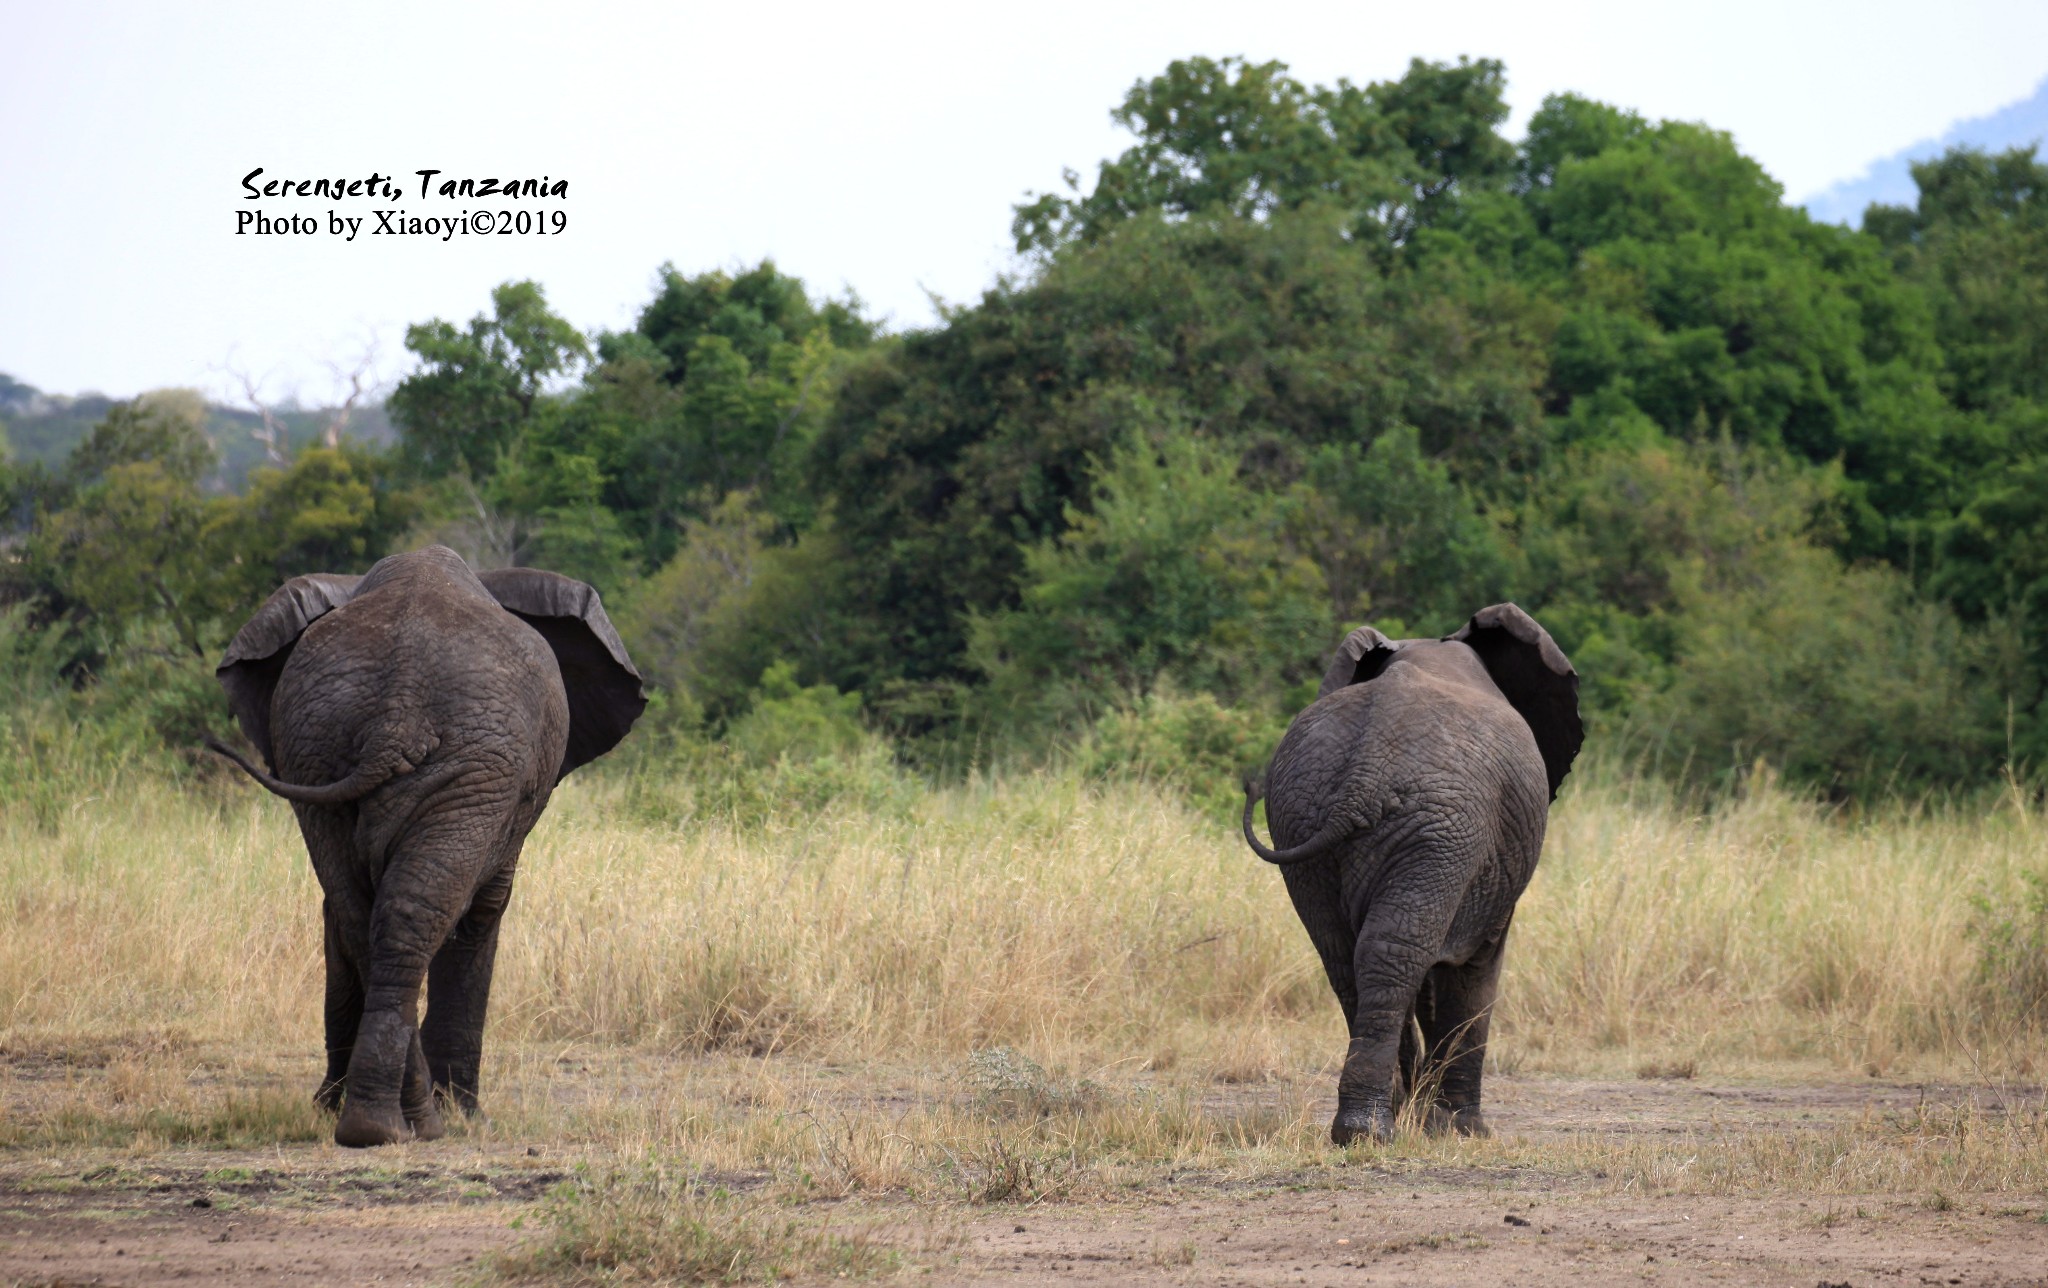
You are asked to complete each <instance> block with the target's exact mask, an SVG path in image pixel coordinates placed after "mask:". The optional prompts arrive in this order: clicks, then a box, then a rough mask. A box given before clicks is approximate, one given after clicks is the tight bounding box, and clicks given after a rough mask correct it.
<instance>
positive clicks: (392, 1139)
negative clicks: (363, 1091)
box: [334, 1102, 447, 1149]
mask: <svg viewBox="0 0 2048 1288" xmlns="http://www.w3.org/2000/svg"><path fill="white" fill-rule="evenodd" d="M445 1135H447V1130H446V1128H445V1127H443V1125H442V1123H441V1115H440V1114H438V1113H435V1112H434V1111H432V1110H429V1111H427V1112H426V1113H424V1114H421V1115H419V1116H418V1117H415V1118H407V1117H406V1116H405V1114H404V1113H403V1112H401V1111H399V1110H395V1109H394V1110H391V1111H389V1112H384V1113H380V1112H378V1111H376V1110H373V1109H368V1108H365V1107H364V1106H363V1105H361V1104H360V1103H356V1102H349V1103H346V1104H344V1105H343V1106H342V1110H341V1121H339V1122H337V1123H335V1124H334V1143H335V1144H337V1145H341V1146H345V1147H346V1148H349V1149H368V1148H369V1147H371V1146H373V1145H397V1144H400V1143H402V1142H404V1141H408V1140H439V1139H441V1137H443V1136H445Z"/></svg>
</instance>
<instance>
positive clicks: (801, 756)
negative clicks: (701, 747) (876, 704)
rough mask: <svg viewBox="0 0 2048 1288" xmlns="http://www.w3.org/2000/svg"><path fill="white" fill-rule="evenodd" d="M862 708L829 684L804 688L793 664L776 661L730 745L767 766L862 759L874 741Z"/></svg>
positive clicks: (730, 735) (731, 733)
mask: <svg viewBox="0 0 2048 1288" xmlns="http://www.w3.org/2000/svg"><path fill="white" fill-rule="evenodd" d="M860 708H861V703H860V694H858V693H841V692H840V691H839V690H837V689H835V688H833V687H832V686H831V685H829V684H814V685H811V686H809V687H804V686H801V685H799V684H797V682H796V668H795V667H794V666H791V665H790V664H789V663H787V662H774V663H771V664H770V665H769V667H768V669H767V670H765V671H763V672H762V673H761V685H760V688H759V689H758V690H757V691H756V693H755V695H754V701H753V705H752V706H750V707H749V708H748V709H747V713H746V714H745V715H743V716H741V717H740V718H739V719H738V720H735V721H734V722H733V723H732V725H731V726H730V727H729V728H728V729H727V730H726V741H727V742H729V743H731V744H732V747H733V749H734V750H736V751H738V752H739V753H740V754H741V755H742V756H745V757H747V758H749V759H751V760H754V761H758V762H760V763H762V764H774V763H775V762H777V761H782V760H787V761H795V762H799V763H801V762H805V761H814V760H822V759H824V758H826V757H829V756H857V755H859V754H860V753H861V752H862V751H863V750H865V749H866V748H867V747H868V746H869V745H870V744H872V743H873V742H874V735H873V734H871V733H869V732H868V730H867V729H866V727H865V726H863V725H862V724H861V720H860Z"/></svg>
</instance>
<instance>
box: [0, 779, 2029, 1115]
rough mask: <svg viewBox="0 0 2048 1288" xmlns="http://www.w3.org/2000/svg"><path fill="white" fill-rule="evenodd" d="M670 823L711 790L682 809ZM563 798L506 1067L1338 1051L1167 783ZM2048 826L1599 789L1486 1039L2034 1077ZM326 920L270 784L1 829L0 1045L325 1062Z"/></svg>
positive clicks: (1604, 785) (1288, 939)
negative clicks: (743, 805) (761, 1058)
mask: <svg viewBox="0 0 2048 1288" xmlns="http://www.w3.org/2000/svg"><path fill="white" fill-rule="evenodd" d="M677 790H678V791H682V790H684V788H683V787H682V785H678V786H677ZM649 792H650V788H649V786H648V784H647V783H646V782H645V780H644V779H643V780H641V781H638V782H634V781H631V780H629V779H628V777H627V776H625V775H619V774H615V775H612V776H606V775H603V774H588V773H586V774H582V775H578V776H577V777H575V778H573V779H571V780H570V781H569V782H567V783H565V784H564V785H563V787H562V788H561V790H560V791H559V792H558V793H557V795H556V798H555V803H554V805H553V806H552V807H551V808H550V810H549V813H548V816H547V817H546V818H545V819H544V820H543V821H542V823H541V825H540V827H539V828H538V829H537V830H536V832H535V834H534V836H533V838H532V839H531V841H530V842H529V844H528V847H527V854H526V859H525V862H524V864H523V870H522V872H521V874H520V878H519V882H518V885H517V886H516V888H515V892H514V898H513V906H512V911H511V912H510V914H509V919H508V923H507V930H506V934H505V937H504V941H503V947H502V950H501V957H500V964H499V971H498V982H497V991H496V994H495V997H494V1001H493V1007H492V1011H493V1014H492V1022H491V1023H492V1027H491V1035H492V1040H493V1042H494V1043H514V1044H517V1043H549V1044H560V1045H568V1044H574V1043H577V1042H596V1043H607V1044H625V1045H631V1046H639V1047H647V1048H656V1049H663V1050H678V1049H681V1050H695V1049H702V1050H733V1051H748V1052H756V1053H759V1052H766V1051H771V1050H777V1051H795V1052H799V1053H804V1054H810V1055H815V1056H818V1057H821V1058H826V1059H896V1058H903V1059H957V1058H961V1057H964V1056H965V1055H966V1054H967V1053H969V1052H972V1051H975V1050H978V1049H984V1048H989V1047H994V1046H1009V1047H1014V1048H1018V1049H1020V1050H1025V1051H1029V1052H1031V1053H1033V1054H1034V1055H1035V1056H1036V1057H1037V1058H1038V1059H1040V1060H1044V1061H1047V1062H1052V1063H1056V1064H1059V1065H1061V1066H1064V1067H1069V1068H1074V1069H1083V1070H1085V1069H1106V1068H1117V1069H1120V1070H1126V1071H1136V1070H1141V1069H1145V1068H1148V1067H1149V1068H1155V1069H1163V1068H1169V1067H1172V1066H1175V1065H1183V1066H1187V1067H1189V1068H1191V1069H1199V1070H1203V1071H1206V1072H1208V1073H1210V1074H1212V1075H1213V1076H1215V1077H1217V1078H1219V1079H1221V1080H1224V1081H1238V1082H1242V1081H1256V1080H1259V1079H1261V1078H1263V1077H1265V1076H1267V1075H1268V1074H1271V1073H1275V1072H1278V1071H1281V1070H1285V1069H1303V1068H1321V1067H1324V1066H1325V1065H1327V1064H1329V1063H1331V1062H1333V1061H1334V1060H1336V1059H1337V1058H1338V1057H1339V1056H1340V1055H1341V1051H1342V1037H1341V1033H1340V1031H1339V1030H1340V1023H1339V1019H1338V1016H1337V1011H1336V1007H1335V1005H1334V1003H1333V1002H1332V1001H1331V999H1330V995H1329V990H1328V987H1327V985H1326V984H1325V982H1324V981H1323V979H1322V976H1321V971H1320V968H1319V966H1318V965H1317V963H1316V961H1315V958H1314V956H1313V955H1312V953H1311V952H1310V951H1309V948H1308V945H1307V942H1306V939H1305V937H1304V936H1303V935H1302V933H1301V930H1300V928H1299V926H1298V924H1297V923H1296V921H1295V918H1294V914H1293V912H1292V910H1291V909H1290V907H1289V906H1288V903H1287V900H1286V896H1285V893H1284V891H1283V889H1282V887H1281V883H1280V879H1279V877H1278V875H1277V874H1276V873H1275V872H1274V871H1273V870H1272V869H1270V868H1269V867H1267V866H1266V865H1264V864H1262V863H1260V862H1259V861H1258V860H1256V859H1255V858H1253V857H1252V856H1251V855H1250V854H1248V853H1246V852H1245V850H1244V849H1243V846H1242V842H1241V841H1239V840H1238V839H1237V838H1236V837H1235V836H1234V835H1233V833H1232V832H1231V830H1230V829H1228V828H1227V827H1226V826H1225V825H1224V824H1222V823H1221V822H1220V821H1218V820H1217V819H1216V818H1214V817H1213V816H1211V815H1208V814H1205V813H1202V812H1200V811H1197V810H1193V809H1190V808H1188V807H1187V806H1185V805H1184V804H1182V803H1181V802H1180V799H1179V798H1178V797H1175V796H1173V795H1171V794H1168V793H1166V792H1163V791H1161V790H1157V789H1154V788H1151V787H1147V786H1144V785H1142V784H1116V783H1109V784H1101V783H1094V784H1091V783H1088V782H1085V781H1082V780H1080V779H1079V778H1077V777H1074V776H1071V775H1069V776H1060V775H1052V774H1036V775H1033V774H1021V775H1016V776H1010V777H1005V778H1001V779H997V780H986V779H983V780H975V781H971V782H968V783H966V784H964V785H960V786H954V787H946V788H934V789H929V790H923V789H920V790H916V791H913V792H912V793H910V794H909V795H908V796H907V797H905V798H904V799H903V800H902V801H901V802H899V803H898V805H897V806H896V807H892V808H890V809H888V810H885V811H880V812H862V811H855V810H835V809H834V808H831V807H827V808H825V809H822V810H811V811H807V812H797V811H794V810H793V811H791V812H790V813H789V814H787V815H786V816H782V817H776V818H772V819H771V821H770V822H769V823H767V824H766V825H752V824H742V823H738V822H720V821H718V820H717V819H716V818H714V819H712V820H710V821H705V820H703V819H701V818H692V817H689V816H688V815H687V814H683V815H678V814H675V813H673V812H667V811H662V810H660V809H654V808H650V807H649V805H648V795H649ZM2044 842H2048V829H2044V825H2043V822H2042V820H2041V819H2040V818H2039V817H2038V815H2037V812H2036V811H2034V810H2031V809H2029V808H2028V807H2027V806H2026V804H2025V802H2024V801H2022V800H2021V799H2020V798H2018V797H2010V798H2008V799H2007V800H2005V801H2003V802H1992V801H1986V802H1983V803H1981V804H1977V805H1971V804H1964V803H1949V804H1939V803H1922V804H1918V805H1911V804H1901V805H1898V806H1894V807H1889V808H1886V809H1882V810H1878V811H1874V812H1871V813H1867V814H1864V815H1862V816H1860V817H1855V818H1848V817H1842V816H1838V815H1834V814H1831V813H1829V812H1828V811H1826V810H1825V809H1823V808H1821V807H1818V806H1815V805H1812V804H1808V803H1804V802H1802V801H1801V800H1799V799H1797V798H1795V797H1794V796H1792V795H1790V794H1788V793H1785V792H1782V791H1779V790H1777V789H1775V788H1773V787H1771V786H1770V785H1769V784H1768V783H1763V784H1759V785H1757V786H1756V787H1754V788H1753V789H1752V790H1751V791H1750V792H1749V793H1748V794H1747V795H1746V796H1744V797H1743V798H1741V799H1738V800H1732V801H1729V802H1726V803H1723V804H1721V805H1719V806H1716V807H1713V808H1702V807H1697V806H1689V805H1688V804H1687V803H1685V802H1684V801H1682V800H1679V799H1677V798H1674V797H1672V796H1671V795H1669V794H1668V793H1665V792H1663V791H1661V790H1659V789H1656V788H1654V787H1650V786H1645V785H1643V784H1640V783H1633V782H1631V781H1629V780H1627V779H1626V778H1623V777H1621V776H1619V775H1616V774H1612V773H1604V772H1600V771H1599V770H1597V768H1596V769H1595V770H1593V771H1592V772H1588V773H1585V774H1581V775H1579V776H1577V777H1576V778H1575V779H1574V783H1573V786H1572V787H1571V788H1570V789H1569V790H1568V791H1567V793H1566V795H1565V797H1564V799H1563V800H1562V801H1561V802H1560V803H1559V805H1558V806H1557V808H1556V809H1555V811H1554V813H1553V816H1552V821H1551V831H1550V839H1549V843H1548V846H1547V848H1546V853H1545V856H1544V859H1543V863H1542V865H1541V867H1540V868H1539V869H1538V872H1537V875H1536V879H1535V882H1534V884H1533V885H1532V886H1531V888H1530V890H1529V893H1528V894H1527V896H1526V897H1525V898H1524V900H1523V902H1522V905H1521V909H1520V911H1519V913H1518V914H1517V917H1516V921H1515V927H1514V931H1513V936H1512V941H1511V945H1510V950H1509V958H1508V962H1509V964H1508V968H1507V978H1506V980H1505V983H1504V986H1503V989H1502V1001H1501V1009H1500V1012H1499V1019H1498V1022H1497V1024H1496V1027H1495V1035H1496V1038H1495V1057H1496V1059H1497V1060H1498V1061H1499V1062H1500V1063H1502V1064H1503V1065H1505V1066H1507V1067H1511V1068H1512V1067H1521V1068H1524V1069H1530V1070H1559V1071H1603V1070H1605V1071H1626V1070H1629V1069H1632V1068H1634V1067H1635V1066H1636V1064H1637V1063H1639V1062H1641V1061H1643V1060H1645V1059H1651V1058H1655V1059H1660V1060H1661V1059H1666V1058H1671V1059H1678V1060H1683V1061H1688V1062H1694V1063H1695V1064H1697V1065H1698V1066H1700V1067H1704V1068H1707V1069H1710V1070H1712V1069H1717V1068H1718V1069H1719V1070H1721V1071H1723V1072H1728V1073H1740V1072H1742V1071H1743V1070H1745V1069H1747V1068H1750V1067H1753V1066H1754V1065H1755V1064H1756V1063H1757V1062H1759V1061H1771V1062H1784V1061H1787V1060H1792V1061H1802V1060H1803V1061H1811V1062H1813V1063H1815V1064H1816V1065H1817V1066H1821V1067H1829V1068H1835V1069H1840V1070H1849V1071H1855V1072H1863V1071H1870V1072H1883V1073H1892V1074H1897V1073H1902V1072H1908V1071H1913V1072H1922V1073H1930V1074H1946V1075H1961V1076H1967V1075H1971V1074H1983V1075H1986V1076H1990V1075H2003V1074H2010V1073H2025V1072H2026V1071H2028V1070H2031V1069H2033V1068H2034V1067H2035V1065H2036V1064H2037V1063H2038V1061H2039V1060H2040V1059H2041V1056H2042V1053H2043V1049H2044V1044H2043V1041H2042V1036H2041V1027H2042V1026H2041V1024H2040V1023H2039V1020H2040V1015H2039V1006H2040V1003H2041V1000H2042V999H2041V989H2040V987H2039V983H2038V981H2040V980H2041V978H2042V971H2041V969H2040V966H2039V958H2040V955H2041V952H2042V951H2043V948H2044V946H2048V902H2044V900H2043V899H2042V898H2041V891H2042V890H2043V889H2048V885H2044V884H2043V882H2044V880H2048V845H2044ZM318 910H319V892H318V890H317V888H316V886H315V884H314V881H313V879H312V876H311V873H310V871H309V868H308V865H307V863H306V859H305V855H304V852H303V849H302V846H301V844H300V842H299V839H298V835H297V831H296V827H295V825H294V823H293V821H292V818H291V814H290V811H289V809H288V807H286V806H285V805H284V804H282V803H281V802H278V801H276V800H273V799H271V798H269V797H267V796H265V795H264V794H262V793H261V792H259V791H257V790H256V789H254V788H253V787H247V786H246V785H243V784H240V783H231V782H226V781H215V782H204V781H202V782H198V783H196V784H195V783H188V784H184V785H180V784H176V783H173V782H170V781H168V780H165V779H162V778H159V777H155V776H151V775H148V774H141V773H137V774H129V775H125V776H123V775H115V776H112V777H110V778H109V779H108V780H107V781H106V783H105V784H104V786H103V787H102V788H101V789H100V790H97V791H91V792H88V793H83V794H79V795H76V796H73V797H72V798H71V799H70V800H69V802H68V803H67V804H66V805H65V807H64V808H62V809H61V810H56V811H54V812H51V811H45V810H41V809H32V810H21V809H14V808H9V809H8V811H7V813H6V815H5V817H4V818H0V921H4V923H5V926H6V931H7V933H5V934H4V935H0V1045H5V1046H9V1047H14V1048H23V1047H35V1046H37V1045H38V1044H44V1043H50V1042H57V1041H77V1040H82V1039H85V1038H90V1037H94V1036H99V1037H106V1036H108V1035H118V1034H133V1033H138V1032H158V1033H161V1032H171V1033H175V1034H177V1035H179V1037H180V1039H181V1040H196V1041H208V1040H227V1041H235V1042H249V1043H259V1044H270V1045H277V1044H286V1045H295V1046H299V1047H303V1048H304V1049H306V1050H308V1051H311V1050H314V1049H316V1048H317V1045H318V1042H319V1032H318V1017H319V1011H320V935H319V928H318Z"/></svg>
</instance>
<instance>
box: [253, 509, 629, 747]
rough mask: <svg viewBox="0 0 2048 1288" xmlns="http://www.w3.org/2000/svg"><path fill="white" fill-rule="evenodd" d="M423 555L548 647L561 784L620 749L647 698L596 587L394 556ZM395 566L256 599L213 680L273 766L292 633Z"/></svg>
mask: <svg viewBox="0 0 2048 1288" xmlns="http://www.w3.org/2000/svg"><path fill="white" fill-rule="evenodd" d="M422 558H424V559H428V560H431V561H433V562H435V563H438V564H441V565H443V566H444V567H446V568H447V569H448V571H449V572H450V573H452V574H454V575H455V577H456V578H457V580H458V581H466V582H469V583H470V584H471V585H478V586H481V588H482V590H483V591H484V592H485V593H486V594H488V595H490V597H491V598H493V599H495V600H497V601H498V603H499V604H500V605H501V606H502V607H503V608H504V609H505V610H506V611H507V612H509V613H511V614H512V615H513V616H515V617H517V618H519V619H520V620H521V621H523V622H525V623H526V624H527V625H528V626H531V627H532V628H533V629H534V630H535V631H537V632H539V634H540V637H541V638H542V639H544V640H546V641H547V644H548V647H549V648H550V649H551V650H553V652H554V655H555V662H556V664H557V665H558V666H559V667H560V668H561V672H562V688H563V689H564V690H565V692H566V694H567V696H568V699H569V742H568V748H567V750H566V751H565V753H564V754H563V757H562V768H561V771H560V774H558V775H557V777H558V778H559V777H561V776H562V775H566V774H568V772H569V771H570V770H572V769H575V768H576V767H577V766H579V765H582V764H586V763H588V762H590V761H592V760H595V759H597V758H598V757H599V756H602V755H603V754H604V753H605V752H607V751H610V750H611V749H612V748H613V747H614V746H616V745H618V742H619V740H620V739H621V738H624V737H625V736H626V733H627V731H628V730H630V729H631V728H632V727H633V722H634V721H635V720H637V719H639V718H640V713H641V712H642V711H643V710H645V709H646V707H647V697H646V694H644V693H643V692H642V691H641V688H640V673H639V672H638V671H637V670H635V669H634V667H633V663H632V660H631V659H630V658H628V657H627V656H626V646H625V645H624V644H623V643H621V642H620V640H619V633H618V631H617V630H615V629H614V628H613V627H612V623H611V619H610V618H609V617H607V616H605V611H604V605H603V604H602V603H601V602H600V601H599V599H598V594H597V591H596V590H595V589H593V588H592V587H590V586H588V585H586V584H584V583H583V582H580V581H577V580H576V579H575V578H573V577H564V576H562V575H561V574H560V573H553V572H543V571H542V570H540V569H538V568H502V569H498V570H496V571H494V572H486V573H482V574H475V573H471V572H470V570H469V566H468V565H467V564H465V563H463V561H462V558H461V556H460V555H457V554H456V553H455V552H454V551H452V550H447V549H445V548H443V547H439V546H433V547H429V548H428V549H426V550H422V551H417V552H415V553H413V554H411V555H398V556H393V560H405V559H422ZM393 560H387V561H384V562H383V563H380V564H379V565H378V566H377V567H376V568H372V569H371V570H370V571H369V572H368V573H367V574H365V575H363V576H360V577H351V576H340V575H337V574H334V573H311V574H308V575H306V576H303V577H294V578H292V579H291V580H290V581H287V582H286V583H285V584H284V585H282V586H280V587H278V588H277V590H276V591H274V592H273V593H272V594H271V596H270V598H269V599H267V600H265V601H264V602H263V606H262V607H261V608H259V609H257V610H256V613H255V615H254V616H253V617H251V618H250V619H249V620H248V622H247V623H245V624H244V625H243V627H242V629H241V630H240V631H239V632H238V633H237V634H236V635H235V638H234V642H233V643H232V644H230V645H229V646H228V652H227V657H226V658H225V659H223V660H222V662H221V664H220V666H219V668H218V669H217V671H216V674H217V675H218V676H219V677H220V682H221V686H222V687H223V688H225V689H226V690H227V693H228V703H229V705H230V706H232V707H233V708H234V712H235V719H236V721H237V722H238V723H239V724H240V725H241V726H242V732H243V733H245V734H247V735H248V738H249V741H250V742H252V743H254V744H255V746H256V750H257V751H259V752H261V753H262V755H263V759H264V761H265V762H266V763H270V764H271V765H272V767H273V768H274V767H275V762H274V761H273V759H272V754H271V739H270V698H271V693H272V692H273V691H274V690H275V689H276V687H277V680H278V677H279V676H280V675H282V674H283V673H284V668H285V664H286V663H287V662H288V661H290V660H291V654H292V649H293V648H294V647H295V646H296V645H297V644H298V642H299V636H300V635H301V634H303V633H304V632H305V630H306V628H307V627H308V626H311V625H312V624H313V623H314V622H315V621H317V620H319V619H320V618H321V617H323V616H325V615H326V614H328V613H330V612H332V611H333V610H335V609H337V608H340V607H341V606H342V605H344V604H346V603H348V602H349V601H350V600H351V599H354V598H355V597H356V596H358V595H363V594H368V593H369V592H371V591H372V590H374V589H375V588H376V587H377V585H379V584H380V574H382V573H383V572H384V570H385V568H386V566H387V565H388V564H390V563H391V562H393Z"/></svg>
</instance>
